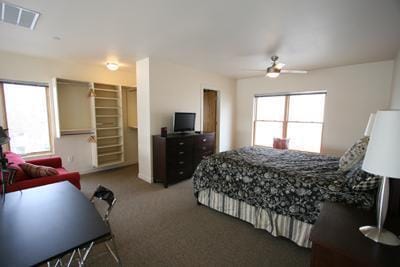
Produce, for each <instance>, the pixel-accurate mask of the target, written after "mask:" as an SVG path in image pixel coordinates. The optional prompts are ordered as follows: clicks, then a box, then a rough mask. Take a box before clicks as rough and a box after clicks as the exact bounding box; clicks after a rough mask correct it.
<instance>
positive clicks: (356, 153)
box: [339, 136, 369, 172]
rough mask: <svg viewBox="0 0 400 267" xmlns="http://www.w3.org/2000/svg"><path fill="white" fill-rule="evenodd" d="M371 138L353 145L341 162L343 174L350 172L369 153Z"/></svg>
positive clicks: (340, 167)
mask: <svg viewBox="0 0 400 267" xmlns="http://www.w3.org/2000/svg"><path fill="white" fill-rule="evenodd" d="M368 142H369V137H368V136H366V137H363V138H361V139H359V140H358V141H357V142H356V143H355V144H354V145H352V146H351V147H350V148H349V149H347V151H346V152H344V154H343V156H342V157H341V158H340V160H339V170H340V171H343V172H347V171H349V170H350V169H351V168H352V167H353V166H354V165H356V164H357V163H358V162H360V161H361V160H362V159H363V158H364V155H365V152H366V151H367V146H368Z"/></svg>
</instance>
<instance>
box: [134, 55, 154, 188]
mask: <svg viewBox="0 0 400 267" xmlns="http://www.w3.org/2000/svg"><path fill="white" fill-rule="evenodd" d="M136 76H137V111H138V118H137V120H138V121H137V123H138V143H139V155H138V158H139V174H138V177H139V178H140V179H142V180H145V181H146V182H149V183H151V182H152V176H151V168H152V153H151V151H152V147H151V133H150V59H149V58H145V59H142V60H139V61H137V62H136Z"/></svg>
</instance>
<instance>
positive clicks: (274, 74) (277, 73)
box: [265, 72, 279, 78]
mask: <svg viewBox="0 0 400 267" xmlns="http://www.w3.org/2000/svg"><path fill="white" fill-rule="evenodd" d="M265 76H267V77H268V78H278V76H279V72H267V75H265Z"/></svg>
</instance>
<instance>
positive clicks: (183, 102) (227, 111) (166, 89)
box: [136, 58, 235, 181]
mask: <svg viewBox="0 0 400 267" xmlns="http://www.w3.org/2000/svg"><path fill="white" fill-rule="evenodd" d="M147 60H148V59H146V64H145V63H144V62H142V61H138V63H137V65H136V68H137V77H138V102H139V103H141V102H142V101H145V102H146V101H147V95H144V96H140V93H139V91H140V90H143V91H145V90H146V89H142V88H141V79H142V77H141V76H142V75H143V78H144V79H146V78H148V84H146V85H145V86H148V85H149V90H150V91H149V92H150V104H149V106H150V117H149V118H148V119H149V122H150V124H149V133H147V132H145V133H144V134H147V135H148V136H147V137H150V135H154V134H160V128H161V127H165V126H166V127H168V130H169V132H171V131H172V118H173V114H174V112H176V111H185V112H195V113H196V125H195V128H196V130H201V129H200V128H201V116H200V114H201V109H202V89H203V88H208V89H214V90H217V91H219V95H220V118H219V122H220V132H219V140H220V141H219V150H220V151H225V150H229V149H232V148H233V146H234V115H235V110H234V104H235V81H234V80H233V79H229V78H226V77H223V76H221V75H217V74H213V73H208V72H204V71H200V70H195V69H192V68H190V67H186V66H182V65H178V64H174V63H171V62H167V61H164V60H160V59H155V58H150V59H149V60H148V61H147ZM147 63H148V65H147ZM142 65H144V66H143V68H142V67H141V66H142ZM147 68H148V71H149V74H148V77H147V76H146V75H145V74H143V73H142V69H143V70H146V69H147ZM144 76H146V77H144ZM145 86H143V88H145ZM139 112H141V111H140V109H139ZM142 116H144V115H143V114H142V115H139V118H142ZM146 124H147V122H146ZM146 126H147V125H146ZM138 127H139V129H140V130H139V173H140V174H141V175H142V176H143V177H147V178H145V179H144V180H146V181H148V180H149V179H148V177H152V174H151V159H152V155H151V144H150V142H148V141H146V142H144V143H143V146H146V148H143V149H142V148H141V146H142V141H141V140H142V139H141V131H143V132H144V131H145V130H144V129H143V128H144V126H143V121H142V122H140V121H139V122H138ZM146 131H147V130H146ZM147 137H143V139H146V138H147ZM142 153H144V154H143V155H141V154H142ZM148 153H150V155H149V154H148ZM142 157H143V161H146V162H142V161H141V159H142ZM143 164H145V166H143ZM145 171H146V173H144V172H145Z"/></svg>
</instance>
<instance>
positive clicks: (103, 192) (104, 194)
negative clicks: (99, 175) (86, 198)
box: [90, 185, 117, 223]
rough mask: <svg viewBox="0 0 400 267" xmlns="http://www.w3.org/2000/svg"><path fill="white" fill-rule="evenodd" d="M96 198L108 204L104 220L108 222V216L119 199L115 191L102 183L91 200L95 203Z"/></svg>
mask: <svg viewBox="0 0 400 267" xmlns="http://www.w3.org/2000/svg"><path fill="white" fill-rule="evenodd" d="M96 199H99V200H103V201H104V202H105V203H107V204H108V207H107V209H106V211H105V213H104V214H103V220H104V221H105V222H107V223H108V218H109V216H110V213H111V210H112V208H113V206H114V204H115V202H116V201H117V199H116V198H115V196H114V193H113V192H112V191H111V190H110V189H108V188H106V187H104V186H102V185H99V186H98V187H97V189H96V191H95V192H94V193H93V196H92V197H91V198H90V201H91V202H92V203H94V201H95V200H96Z"/></svg>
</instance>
